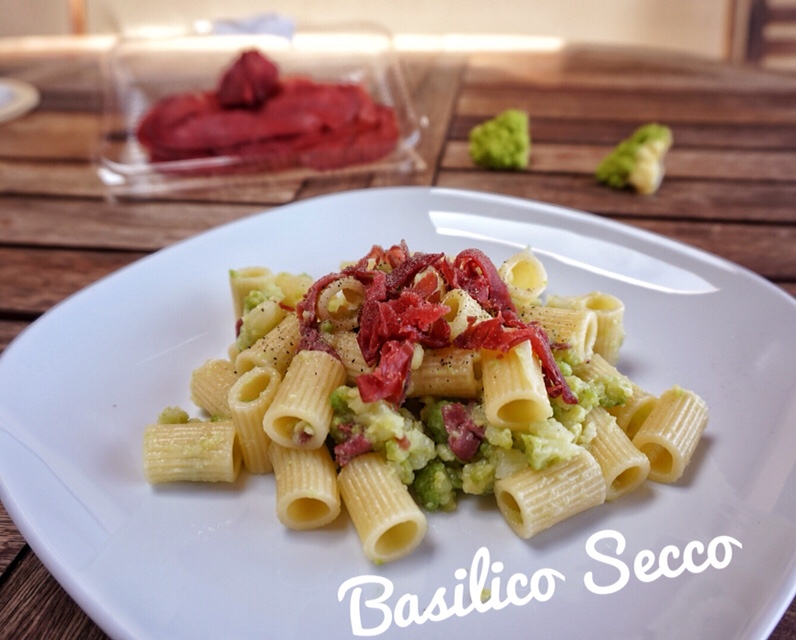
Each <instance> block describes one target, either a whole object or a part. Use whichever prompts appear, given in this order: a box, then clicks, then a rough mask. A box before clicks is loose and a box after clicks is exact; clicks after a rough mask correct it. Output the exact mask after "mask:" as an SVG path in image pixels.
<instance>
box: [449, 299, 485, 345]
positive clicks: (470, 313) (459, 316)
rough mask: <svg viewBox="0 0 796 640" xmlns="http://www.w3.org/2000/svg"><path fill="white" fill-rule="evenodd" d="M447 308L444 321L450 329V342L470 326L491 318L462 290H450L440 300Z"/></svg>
mask: <svg viewBox="0 0 796 640" xmlns="http://www.w3.org/2000/svg"><path fill="white" fill-rule="evenodd" d="M441 302H442V304H443V305H445V306H446V307H448V309H449V311H448V312H447V313H446V314H445V316H444V318H445V321H446V322H447V323H448V325H450V328H451V340H453V339H454V338H456V336H458V335H459V334H461V333H462V332H463V331H464V330H465V329H467V328H468V327H469V326H470V325H472V324H477V323H478V322H481V321H483V320H489V319H490V318H491V317H492V316H490V315H489V313H487V311H486V310H485V309H484V308H483V307H482V306H481V304H480V303H479V302H478V301H477V300H476V299H475V298H473V297H472V296H471V295H470V294H469V293H467V292H466V291H465V290H464V289H452V290H451V291H448V292H447V293H446V294H445V295H444V296H443V297H442V300H441Z"/></svg>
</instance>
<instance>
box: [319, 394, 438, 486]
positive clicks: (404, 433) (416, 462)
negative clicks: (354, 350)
mask: <svg viewBox="0 0 796 640" xmlns="http://www.w3.org/2000/svg"><path fill="white" fill-rule="evenodd" d="M329 402H330V404H331V405H332V411H333V414H332V423H331V426H330V429H329V433H330V434H331V436H332V438H333V439H334V441H335V442H337V443H338V444H339V443H341V442H344V441H345V440H346V439H348V438H350V437H352V436H353V435H356V434H361V435H363V436H364V437H365V439H366V440H367V441H368V442H369V443H370V445H371V446H372V447H373V449H374V450H375V451H380V452H382V453H383V454H384V457H385V458H386V460H387V462H388V463H389V464H390V466H391V467H393V469H394V470H395V471H396V473H397V474H398V477H399V478H400V479H401V481H402V482H403V483H404V484H411V482H412V481H413V479H414V475H415V471H417V470H418V469H421V468H423V467H424V466H426V464H428V462H429V461H430V460H433V459H434V458H436V457H437V449H436V447H435V445H434V441H433V440H432V439H431V438H429V437H428V436H427V435H426V434H425V433H424V432H423V425H422V423H421V422H420V421H419V420H417V419H416V418H415V417H414V416H412V414H411V413H410V412H409V411H407V410H406V409H398V410H395V409H394V408H393V407H392V406H391V405H390V404H389V403H387V402H385V401H384V400H377V401H376V402H364V401H363V400H362V397H361V396H360V395H359V389H357V388H356V387H348V386H345V385H343V386H340V387H338V388H337V389H335V390H334V391H333V392H332V393H331V394H330V396H329Z"/></svg>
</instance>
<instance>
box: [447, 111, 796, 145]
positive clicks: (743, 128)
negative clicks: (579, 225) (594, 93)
mask: <svg viewBox="0 0 796 640" xmlns="http://www.w3.org/2000/svg"><path fill="white" fill-rule="evenodd" d="M483 120H484V118H483V117H482V116H457V117H456V118H454V120H453V122H452V124H451V131H450V136H449V138H450V139H453V140H467V139H468V136H469V134H470V130H471V129H472V128H473V127H474V126H476V125H477V124H479V123H480V122H482V121H483ZM645 123H646V121H642V120H638V119H634V120H590V119H588V118H584V119H579V120H571V119H561V118H556V117H545V116H538V117H534V118H533V119H532V120H531V123H530V125H531V137H532V139H533V141H534V142H551V143H557V144H562V143H573V142H575V143H579V144H601V145H615V144H617V143H618V142H619V141H620V140H622V139H624V138H626V137H627V136H629V135H630V134H631V133H632V132H633V131H634V130H635V129H636V127H639V126H641V125H642V124H645ZM672 134H673V136H674V146H675V148H677V149H687V148H696V149H700V150H710V149H732V150H736V152H740V151H741V150H743V149H766V150H772V151H774V150H780V151H786V150H787V151H791V150H792V149H794V148H796V127H793V126H790V125H764V124H760V123H745V124H715V123H705V122H693V123H692V122H678V123H677V124H676V125H675V126H672Z"/></svg>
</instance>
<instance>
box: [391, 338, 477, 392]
mask: <svg viewBox="0 0 796 640" xmlns="http://www.w3.org/2000/svg"><path fill="white" fill-rule="evenodd" d="M480 393H481V356H480V354H479V353H478V352H477V351H472V350H470V349H459V348H458V347H444V348H442V349H426V350H425V352H424V355H423V362H422V363H421V364H420V366H419V367H418V368H417V369H414V370H413V371H412V372H411V374H410V376H409V385H408V387H407V391H406V395H407V397H410V398H413V397H414V398H417V397H422V396H427V395H434V396H442V397H451V398H476V397H478V396H479V394H480Z"/></svg>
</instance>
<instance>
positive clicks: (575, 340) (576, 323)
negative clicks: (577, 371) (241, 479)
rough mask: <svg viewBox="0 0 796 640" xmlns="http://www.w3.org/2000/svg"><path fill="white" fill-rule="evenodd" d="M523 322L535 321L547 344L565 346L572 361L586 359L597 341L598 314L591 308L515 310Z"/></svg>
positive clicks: (523, 308)
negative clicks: (544, 334) (545, 334)
mask: <svg viewBox="0 0 796 640" xmlns="http://www.w3.org/2000/svg"><path fill="white" fill-rule="evenodd" d="M517 312H518V313H519V315H520V318H521V319H522V320H523V321H524V322H538V323H539V324H541V325H542V328H543V329H544V330H545V332H546V333H547V336H548V338H550V342H552V343H554V344H558V345H567V348H568V350H569V352H570V354H571V356H572V357H571V359H572V360H573V361H574V362H582V361H585V360H588V359H589V358H591V357H592V355H593V354H594V345H595V343H596V341H597V315H596V314H595V313H594V312H593V311H591V310H590V309H565V308H562V307H543V306H539V305H530V306H522V307H519V306H518V307H517Z"/></svg>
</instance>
